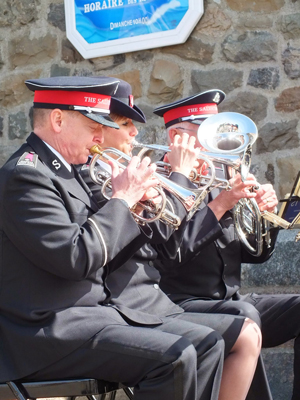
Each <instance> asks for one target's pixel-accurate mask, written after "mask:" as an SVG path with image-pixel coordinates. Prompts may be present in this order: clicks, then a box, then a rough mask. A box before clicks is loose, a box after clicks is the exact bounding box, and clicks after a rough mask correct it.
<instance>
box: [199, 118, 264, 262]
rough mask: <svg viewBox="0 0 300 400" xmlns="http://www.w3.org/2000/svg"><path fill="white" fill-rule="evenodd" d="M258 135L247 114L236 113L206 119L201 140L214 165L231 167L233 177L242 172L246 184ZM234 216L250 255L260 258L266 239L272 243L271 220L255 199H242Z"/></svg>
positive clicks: (238, 231)
mask: <svg viewBox="0 0 300 400" xmlns="http://www.w3.org/2000/svg"><path fill="white" fill-rule="evenodd" d="M257 136H258V131H257V127H256V125H255V123H254V122H253V121H252V120H251V119H250V118H248V117H246V116H245V115H243V114H239V113H234V112H223V113H219V114H216V115H213V116H212V117H209V118H207V119H206V120H204V121H203V122H202V124H201V125H200V126H199V129H198V141H199V142H200V144H201V146H202V147H204V148H205V149H206V150H207V151H208V152H207V153H206V155H207V156H208V157H209V158H210V159H211V160H213V161H214V162H216V163H220V164H224V165H225V166H227V170H228V174H229V176H233V175H234V174H235V173H236V172H239V173H240V174H241V179H242V180H243V181H245V180H246V179H247V176H248V173H249V170H250V165H251V154H252V145H253V143H254V142H255V141H256V139H257ZM224 156H228V159H227V160H226V159H225V158H224ZM216 182H217V179H216ZM256 189H258V188H256ZM254 190H255V188H254ZM233 215H234V221H235V227H236V231H237V234H238V236H239V239H240V241H241V242H242V244H243V245H244V246H245V247H246V249H247V251H248V252H249V253H251V254H252V255H254V256H257V257H258V256H260V255H261V253H262V250H263V236H265V239H266V241H267V244H268V245H269V244H270V235H269V233H268V232H269V222H270V221H269V220H267V219H264V218H263V214H262V213H261V212H260V210H259V208H258V205H257V202H256V201H255V199H252V198H251V199H240V200H239V202H238V203H237V204H236V205H235V207H234V210H233Z"/></svg>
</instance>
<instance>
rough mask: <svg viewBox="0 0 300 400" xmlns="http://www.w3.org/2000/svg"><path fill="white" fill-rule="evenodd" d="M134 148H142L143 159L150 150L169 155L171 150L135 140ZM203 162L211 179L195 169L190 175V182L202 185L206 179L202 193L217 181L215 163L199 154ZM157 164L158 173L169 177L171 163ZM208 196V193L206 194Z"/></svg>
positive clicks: (159, 162)
mask: <svg viewBox="0 0 300 400" xmlns="http://www.w3.org/2000/svg"><path fill="white" fill-rule="evenodd" d="M131 145H132V147H133V148H141V150H140V151H139V152H138V154H137V156H138V157H140V158H141V159H142V158H143V157H145V156H146V155H147V153H148V152H149V150H156V151H162V152H164V153H169V152H170V151H171V150H170V148H169V147H168V146H164V145H161V144H146V143H140V142H138V141H136V140H133V142H132V143H131ZM200 159H201V160H203V161H204V162H206V164H207V166H208V167H209V168H210V171H211V174H210V177H209V178H206V177H205V176H204V175H199V174H198V173H197V171H196V170H195V169H193V170H192V171H191V174H190V180H191V181H192V182H195V183H198V184H199V183H200V181H201V179H202V178H203V177H204V178H205V182H204V184H202V186H201V190H202V191H204V192H205V191H206V190H208V189H209V188H210V187H211V186H212V185H213V182H214V181H215V179H216V178H215V166H214V164H213V162H212V161H211V159H210V157H208V156H207V154H206V153H205V154H204V153H199V156H198V160H200ZM155 164H156V165H157V170H156V171H157V172H158V173H159V174H161V175H164V176H169V175H170V174H171V172H172V168H171V165H170V164H169V163H166V162H164V161H156V162H155ZM223 183H224V185H225V186H226V182H225V180H224V182H223ZM206 194H207V193H206Z"/></svg>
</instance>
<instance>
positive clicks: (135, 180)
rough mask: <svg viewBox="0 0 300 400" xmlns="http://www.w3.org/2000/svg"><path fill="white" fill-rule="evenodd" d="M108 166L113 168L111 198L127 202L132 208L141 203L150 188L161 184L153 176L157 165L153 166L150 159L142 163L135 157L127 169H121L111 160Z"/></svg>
mask: <svg viewBox="0 0 300 400" xmlns="http://www.w3.org/2000/svg"><path fill="white" fill-rule="evenodd" d="M108 164H109V165H110V166H111V168H112V174H111V184H112V196H111V197H112V198H120V199H123V200H125V201H126V202H127V204H128V206H129V207H130V208H131V207H132V206H134V205H135V204H136V203H137V202H138V201H140V200H141V199H142V198H143V196H145V193H146V192H147V191H148V190H149V189H150V188H153V187H155V186H157V185H158V184H159V182H158V179H156V178H153V176H152V175H153V173H154V172H155V170H156V165H155V164H151V160H150V158H149V157H145V158H144V159H143V160H142V161H140V159H139V157H136V156H134V157H132V159H131V160H130V162H129V163H128V165H127V167H126V168H125V169H122V168H120V167H119V166H118V165H117V163H116V162H115V161H113V160H109V161H108Z"/></svg>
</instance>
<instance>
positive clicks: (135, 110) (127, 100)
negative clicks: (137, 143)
mask: <svg viewBox="0 0 300 400" xmlns="http://www.w3.org/2000/svg"><path fill="white" fill-rule="evenodd" d="M119 81H120V83H119V86H118V89H117V91H116V93H115V94H114V95H113V96H112V98H111V105H110V112H112V113H115V114H119V115H122V116H123V117H127V118H130V119H132V120H134V121H138V122H142V123H145V122H146V117H145V115H144V113H143V111H142V110H141V109H140V108H139V107H138V106H136V105H135V104H134V98H133V95H132V89H131V85H130V84H129V83H128V82H126V81H123V80H122V79H119Z"/></svg>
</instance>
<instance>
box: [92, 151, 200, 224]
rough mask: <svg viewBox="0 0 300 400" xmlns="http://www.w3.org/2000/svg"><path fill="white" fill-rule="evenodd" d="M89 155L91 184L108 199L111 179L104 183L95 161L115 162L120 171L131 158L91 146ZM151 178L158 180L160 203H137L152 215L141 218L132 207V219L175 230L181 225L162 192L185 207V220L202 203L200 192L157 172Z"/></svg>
mask: <svg viewBox="0 0 300 400" xmlns="http://www.w3.org/2000/svg"><path fill="white" fill-rule="evenodd" d="M90 153H91V154H92V155H93V157H92V160H91V163H90V176H91V179H92V180H93V182H95V183H96V184H101V185H102V188H101V192H102V194H103V196H104V197H106V198H109V197H108V196H107V195H106V194H105V191H106V189H107V188H108V187H111V177H108V178H107V179H106V180H105V181H104V182H103V178H102V177H101V176H99V175H98V173H97V169H96V168H95V166H96V163H97V161H98V160H99V158H101V159H102V160H113V161H115V162H117V164H118V166H119V167H120V168H122V169H125V168H126V166H127V164H128V162H129V161H130V160H131V157H130V156H128V155H127V154H125V153H123V152H121V151H119V150H117V149H115V148H112V147H106V148H101V147H100V146H93V147H92V148H91V149H90ZM153 176H154V177H155V178H157V179H158V181H159V186H157V187H155V189H156V190H157V191H158V192H159V194H160V195H161V197H162V202H161V203H160V204H159V205H156V204H154V203H153V202H151V201H149V200H148V201H147V202H146V204H145V203H144V202H142V203H141V202H139V203H138V205H139V206H141V207H142V208H143V209H145V210H146V211H148V212H149V213H150V214H152V215H154V216H153V217H152V218H146V219H145V218H143V217H142V216H140V215H138V214H136V213H135V212H134V209H135V208H136V207H133V209H132V210H131V212H132V214H133V216H134V218H135V219H136V220H137V221H138V222H139V223H146V222H153V221H155V220H158V219H160V220H162V221H163V222H165V223H166V224H170V225H172V226H174V227H175V228H178V226H179V225H180V223H181V220H180V218H179V217H178V216H177V215H175V214H174V213H173V212H171V211H169V210H168V209H167V206H169V205H170V202H169V201H168V199H166V196H165V193H164V191H163V190H162V188H163V189H166V190H167V191H168V192H169V193H171V194H172V195H174V196H175V197H176V198H177V199H178V200H179V201H180V202H181V203H182V205H183V206H184V207H185V209H186V210H187V212H188V215H187V218H188V219H190V218H191V217H192V215H193V214H194V213H195V211H196V210H197V208H198V206H199V204H200V203H201V202H202V201H203V198H204V197H205V196H204V197H203V193H202V191H200V190H198V189H195V190H191V189H186V188H183V187H182V186H180V185H178V184H176V183H175V182H172V181H171V180H170V179H168V178H166V177H164V176H162V175H160V174H159V173H157V172H154V174H153Z"/></svg>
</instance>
